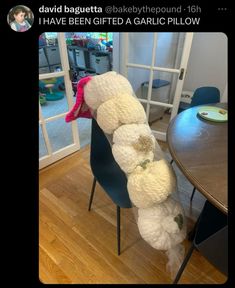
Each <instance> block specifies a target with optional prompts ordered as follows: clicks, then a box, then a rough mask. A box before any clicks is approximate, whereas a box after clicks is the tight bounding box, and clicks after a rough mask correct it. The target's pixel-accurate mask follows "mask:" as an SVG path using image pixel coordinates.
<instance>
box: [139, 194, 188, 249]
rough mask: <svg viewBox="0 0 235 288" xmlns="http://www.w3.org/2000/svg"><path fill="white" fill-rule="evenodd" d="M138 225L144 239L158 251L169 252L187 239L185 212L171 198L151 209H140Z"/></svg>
mask: <svg viewBox="0 0 235 288" xmlns="http://www.w3.org/2000/svg"><path fill="white" fill-rule="evenodd" d="M137 224H138V228H139V232H140V234H141V236H142V238H143V239H144V240H145V241H146V242H148V243H149V244H150V245H151V246H152V247H153V248H155V249H158V250H168V249H170V248H172V247H174V246H175V245H177V244H179V243H181V242H182V241H183V240H184V239H185V237H186V223H185V217H184V212H183V210H182V208H181V206H180V204H179V203H178V202H177V201H175V200H174V199H172V198H171V197H169V198H168V199H167V200H166V201H164V202H163V203H160V204H156V205H154V206H152V207H150V208H141V209H138V222H137Z"/></svg>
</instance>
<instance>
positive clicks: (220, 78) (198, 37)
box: [183, 32, 228, 102]
mask: <svg viewBox="0 0 235 288" xmlns="http://www.w3.org/2000/svg"><path fill="white" fill-rule="evenodd" d="M227 62H228V61H227V36H226V35H225V34H224V33H197V32H195V33H194V37H193V43H192V49H191V53H190V57H189V62H188V69H187V74H186V77H185V81H184V87H183V90H188V91H194V90H195V89H196V88H198V87H201V86H216V87H217V88H218V89H219V90H220V95H221V101H222V102H226V101H227V92H226V91H227V90H226V84H227Z"/></svg>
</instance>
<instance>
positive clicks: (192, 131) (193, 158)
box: [167, 103, 228, 214]
mask: <svg viewBox="0 0 235 288" xmlns="http://www.w3.org/2000/svg"><path fill="white" fill-rule="evenodd" d="M209 105H210V106H211V105H212V104H209ZM203 106H204V105H203ZM215 106H218V107H221V108H224V109H227V104H225V103H218V104H216V105H215ZM199 108H200V106H196V107H193V108H189V109H187V110H185V111H184V112H181V113H180V114H178V115H177V116H176V117H175V118H174V119H173V120H172V121H171V123H170V125H169V127H168V130H167V142H168V146H169V150H170V153H171V156H172V158H173V159H174V161H175V163H176V164H177V165H178V167H179V168H180V170H181V171H182V173H183V174H184V175H185V176H186V177H187V179H188V180H189V181H190V182H191V183H192V184H193V185H194V186H195V187H196V189H197V190H198V191H199V192H201V193H202V194H203V195H204V196H205V197H206V198H207V199H208V201H210V202H211V203H212V204H213V205H214V206H216V207H217V208H219V209H220V210H221V211H222V212H224V213H225V214H227V213H228V185H227V168H228V167H227V163H228V162H227V145H228V141H227V137H228V136H227V128H228V125H227V122H220V123H218V122H212V121H208V120H204V119H202V118H200V116H198V115H197V111H198V109H199Z"/></svg>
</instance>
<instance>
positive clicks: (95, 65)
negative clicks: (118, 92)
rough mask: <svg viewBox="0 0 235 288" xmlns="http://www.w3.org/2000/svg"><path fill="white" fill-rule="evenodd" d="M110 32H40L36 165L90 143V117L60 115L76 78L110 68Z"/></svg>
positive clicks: (70, 99)
mask: <svg viewBox="0 0 235 288" xmlns="http://www.w3.org/2000/svg"><path fill="white" fill-rule="evenodd" d="M113 34H114V33H109V32H104V33H103V32H94V33H86V32H77V33H76V32H71V33H70V32H66V33H55V32H48V33H43V34H42V35H40V37H39V169H41V168H44V167H46V166H48V165H50V164H52V163H54V162H55V161H57V160H59V159H61V158H63V157H65V156H67V155H69V154H71V153H73V152H75V151H77V150H79V149H80V148H82V147H84V146H85V145H87V144H89V143H90V135H91V119H87V118H78V119H77V120H76V121H72V122H71V123H66V122H65V119H64V118H65V115H66V114H67V112H68V111H69V110H70V109H71V108H72V107H73V105H74V103H75V100H76V88H77V83H78V81H79V80H80V79H81V78H83V77H86V76H92V75H99V74H103V73H105V72H108V71H110V70H112V69H113V60H112V58H113V53H112V47H113V43H112V41H113ZM115 63H116V62H115ZM115 65H116V64H115Z"/></svg>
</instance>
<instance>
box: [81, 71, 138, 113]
mask: <svg viewBox="0 0 235 288" xmlns="http://www.w3.org/2000/svg"><path fill="white" fill-rule="evenodd" d="M122 93H127V94H130V95H132V94H133V93H134V92H133V89H132V87H131V84H130V83H129V81H128V80H127V79H126V78H125V77H123V76H122V75H120V74H118V73H117V72H114V71H110V72H107V73H104V74H101V75H97V76H94V77H92V79H91V80H90V81H89V82H88V83H87V84H86V85H85V87H84V99H85V102H86V103H87V105H88V106H89V107H90V108H92V109H93V110H96V109H97V108H98V107H99V106H100V105H101V104H102V103H104V102H106V101H107V100H109V99H112V98H114V97H116V96H118V94H122Z"/></svg>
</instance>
